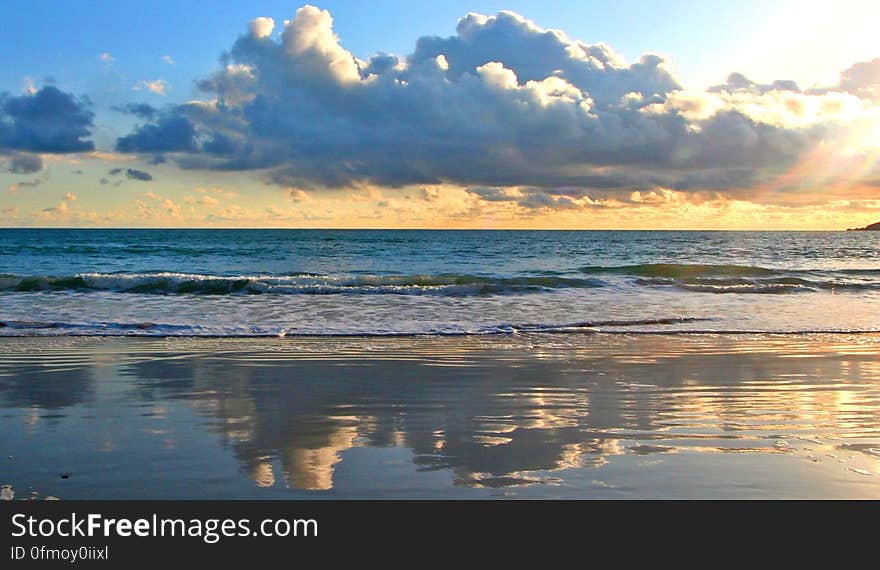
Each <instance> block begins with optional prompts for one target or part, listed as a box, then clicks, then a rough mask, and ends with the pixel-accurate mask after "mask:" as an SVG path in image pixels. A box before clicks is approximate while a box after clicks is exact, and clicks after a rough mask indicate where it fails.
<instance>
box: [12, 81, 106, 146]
mask: <svg viewBox="0 0 880 570" xmlns="http://www.w3.org/2000/svg"><path fill="white" fill-rule="evenodd" d="M89 107H90V103H89V101H88V100H87V99H78V98H76V97H74V96H73V95H72V94H70V93H65V92H64V91H61V90H59V89H58V88H57V87H54V86H51V85H49V86H46V87H43V88H42V89H40V90H39V91H37V92H35V93H32V94H31V93H28V94H25V95H20V96H17V97H16V96H13V95H10V94H8V93H5V94H0V148H7V149H14V150H23V151H30V152H47V153H65V152H82V151H89V150H93V149H94V148H95V145H94V143H93V142H92V141H90V140H88V137H89V136H90V133H91V130H92V128H93V127H94V122H93V120H94V114H93V113H92V111H91V109H90V108H89Z"/></svg>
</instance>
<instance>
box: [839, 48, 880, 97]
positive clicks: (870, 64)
mask: <svg viewBox="0 0 880 570" xmlns="http://www.w3.org/2000/svg"><path fill="white" fill-rule="evenodd" d="M839 88H840V89H841V90H843V91H846V92H848V93H853V94H855V95H858V96H859V97H863V98H866V99H873V100H875V101H878V100H880V57H878V58H876V59H872V60H871V61H864V62H859V63H856V64H855V65H853V66H852V67H850V68H849V69H847V70H845V71H844V72H843V73H841V75H840V85H839Z"/></svg>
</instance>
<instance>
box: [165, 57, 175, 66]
mask: <svg viewBox="0 0 880 570" xmlns="http://www.w3.org/2000/svg"><path fill="white" fill-rule="evenodd" d="M162 61H164V62H165V63H167V64H168V65H174V63H175V62H174V58H173V57H171V56H170V55H163V56H162Z"/></svg>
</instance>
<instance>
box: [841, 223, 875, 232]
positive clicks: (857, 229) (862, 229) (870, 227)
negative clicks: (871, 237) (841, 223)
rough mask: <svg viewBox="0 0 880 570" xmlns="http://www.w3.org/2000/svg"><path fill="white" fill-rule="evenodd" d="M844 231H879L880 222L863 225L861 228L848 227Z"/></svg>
mask: <svg viewBox="0 0 880 570" xmlns="http://www.w3.org/2000/svg"><path fill="white" fill-rule="evenodd" d="M846 231H848V232H880V222H877V223H876V224H871V225H870V226H865V227H863V228H849V229H847V230H846Z"/></svg>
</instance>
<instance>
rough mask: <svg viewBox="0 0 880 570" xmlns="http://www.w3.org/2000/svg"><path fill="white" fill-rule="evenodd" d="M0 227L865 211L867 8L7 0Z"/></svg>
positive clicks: (780, 219)
mask: <svg viewBox="0 0 880 570" xmlns="http://www.w3.org/2000/svg"><path fill="white" fill-rule="evenodd" d="M2 20H3V23H4V26H3V32H2V35H3V41H2V42H0V61H3V62H4V65H2V66H0V226H6V227H18V226H38V227H44V226H45V227H49V226H61V227H91V226H102V227H106V226H109V227H363V228H370V227H375V228H389V227H425V228H427V227H430V228H434V227H438V228H583V229H614V228H620V229H650V228H681V229H841V228H845V227H855V226H863V225H866V224H869V223H873V222H876V221H880V163H878V159H880V42H878V41H877V40H876V31H875V28H876V22H877V21H880V4H878V3H876V2H867V1H865V2H862V1H856V0H841V1H839V2H836V3H834V5H833V9H832V8H829V5H828V4H827V3H826V2H809V1H801V2H790V1H777V2H766V1H765V2H759V1H753V0H739V1H703V2H686V1H681V2H660V1H650V0H643V1H639V2H635V1H630V0H619V1H617V2H613V3H609V2H554V1H552V0H543V1H540V2H538V1H509V2H483V1H477V0H474V1H460V0H453V1H448V2H433V3H414V2H406V1H394V0H384V1H373V2H353V1H348V2H346V1H328V2H322V3H320V4H318V5H316V6H312V5H305V4H300V3H297V2H290V1H280V0H270V1H263V2H258V3H253V2H248V3H245V2H228V1H225V2H223V1H221V2H213V3H210V4H205V5H196V4H195V3H188V4H187V5H185V6H183V7H181V5H180V3H179V2H170V1H166V0H157V1H154V2H150V3H144V2H138V3H134V2H124V1H122V2H120V1H116V2H107V1H93V2H88V3H81V4H77V3H70V2H61V1H48V0H32V1H29V2H8V3H6V4H5V5H4V10H3V15H2Z"/></svg>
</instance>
